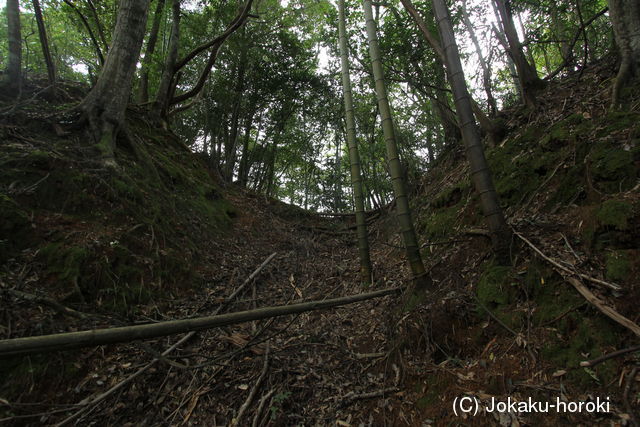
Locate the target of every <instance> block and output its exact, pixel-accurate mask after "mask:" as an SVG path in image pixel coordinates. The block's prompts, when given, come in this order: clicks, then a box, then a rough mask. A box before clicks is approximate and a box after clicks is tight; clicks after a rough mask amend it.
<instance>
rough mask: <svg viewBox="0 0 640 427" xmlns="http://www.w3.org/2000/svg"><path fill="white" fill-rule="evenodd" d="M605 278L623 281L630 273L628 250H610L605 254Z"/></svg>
mask: <svg viewBox="0 0 640 427" xmlns="http://www.w3.org/2000/svg"><path fill="white" fill-rule="evenodd" d="M606 268H607V272H606V276H607V279H609V280H613V281H615V282H624V281H625V280H627V278H628V277H629V274H630V273H631V262H630V259H629V251H611V252H609V253H607V256H606Z"/></svg>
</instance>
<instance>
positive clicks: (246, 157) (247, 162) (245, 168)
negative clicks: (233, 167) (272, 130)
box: [238, 113, 262, 187]
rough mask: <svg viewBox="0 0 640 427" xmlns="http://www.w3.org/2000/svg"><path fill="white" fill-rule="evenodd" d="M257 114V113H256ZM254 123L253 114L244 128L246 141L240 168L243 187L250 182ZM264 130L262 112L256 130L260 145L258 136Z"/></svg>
mask: <svg viewBox="0 0 640 427" xmlns="http://www.w3.org/2000/svg"><path fill="white" fill-rule="evenodd" d="M254 114H255V113H254ZM252 123H253V116H252V117H251V119H250V120H247V123H246V124H245V130H244V142H243V143H242V156H241V157H240V166H239V170H238V181H239V182H240V185H241V186H242V187H246V186H247V183H248V182H249V170H250V169H251V164H252V162H251V158H252V157H253V156H252V155H251V153H250V150H249V142H250V141H251V125H252ZM261 130H262V114H260V118H259V119H258V130H257V132H256V142H255V145H256V146H257V145H258V138H260V131H261Z"/></svg>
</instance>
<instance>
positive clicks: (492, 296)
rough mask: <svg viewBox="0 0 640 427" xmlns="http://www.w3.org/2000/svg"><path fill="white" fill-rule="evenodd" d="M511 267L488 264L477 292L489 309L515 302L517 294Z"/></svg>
mask: <svg viewBox="0 0 640 427" xmlns="http://www.w3.org/2000/svg"><path fill="white" fill-rule="evenodd" d="M515 286H517V282H516V281H515V279H514V277H513V274H512V269H511V267H505V266H499V265H493V264H487V265H486V266H485V268H484V272H483V273H482V275H481V276H480V280H479V281H478V286H477V288H476V292H477V295H478V299H479V300H480V302H481V303H483V304H484V305H485V306H487V308H495V307H498V306H501V305H507V304H510V303H512V302H513V301H514V298H515V295H516V292H515Z"/></svg>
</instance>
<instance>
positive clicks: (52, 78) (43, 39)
mask: <svg viewBox="0 0 640 427" xmlns="http://www.w3.org/2000/svg"><path fill="white" fill-rule="evenodd" d="M32 3H33V10H34V12H35V15H36V23H37V25H38V36H39V37H40V46H41V47H42V56H43V57H44V62H45V64H46V66H47V76H48V77H49V83H50V84H51V85H55V84H56V68H55V64H54V63H53V58H52V57H51V50H50V49H49V39H48V37H47V29H46V27H45V26H44V18H43V17H42V9H41V8H40V0H33V1H32ZM53 93H55V88H54V91H53Z"/></svg>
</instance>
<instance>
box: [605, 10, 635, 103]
mask: <svg viewBox="0 0 640 427" xmlns="http://www.w3.org/2000/svg"><path fill="white" fill-rule="evenodd" d="M608 3H609V16H610V17H611V24H612V25H613V34H614V36H615V41H616V45H617V47H618V55H619V56H620V69H619V70H618V75H617V76H616V80H615V83H614V85H613V91H612V97H611V108H613V109H617V108H620V107H622V104H623V102H624V101H625V100H623V99H621V98H622V96H621V95H622V94H621V91H622V88H624V87H625V86H626V85H628V83H630V82H633V81H637V80H638V79H640V3H639V2H638V0H608Z"/></svg>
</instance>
